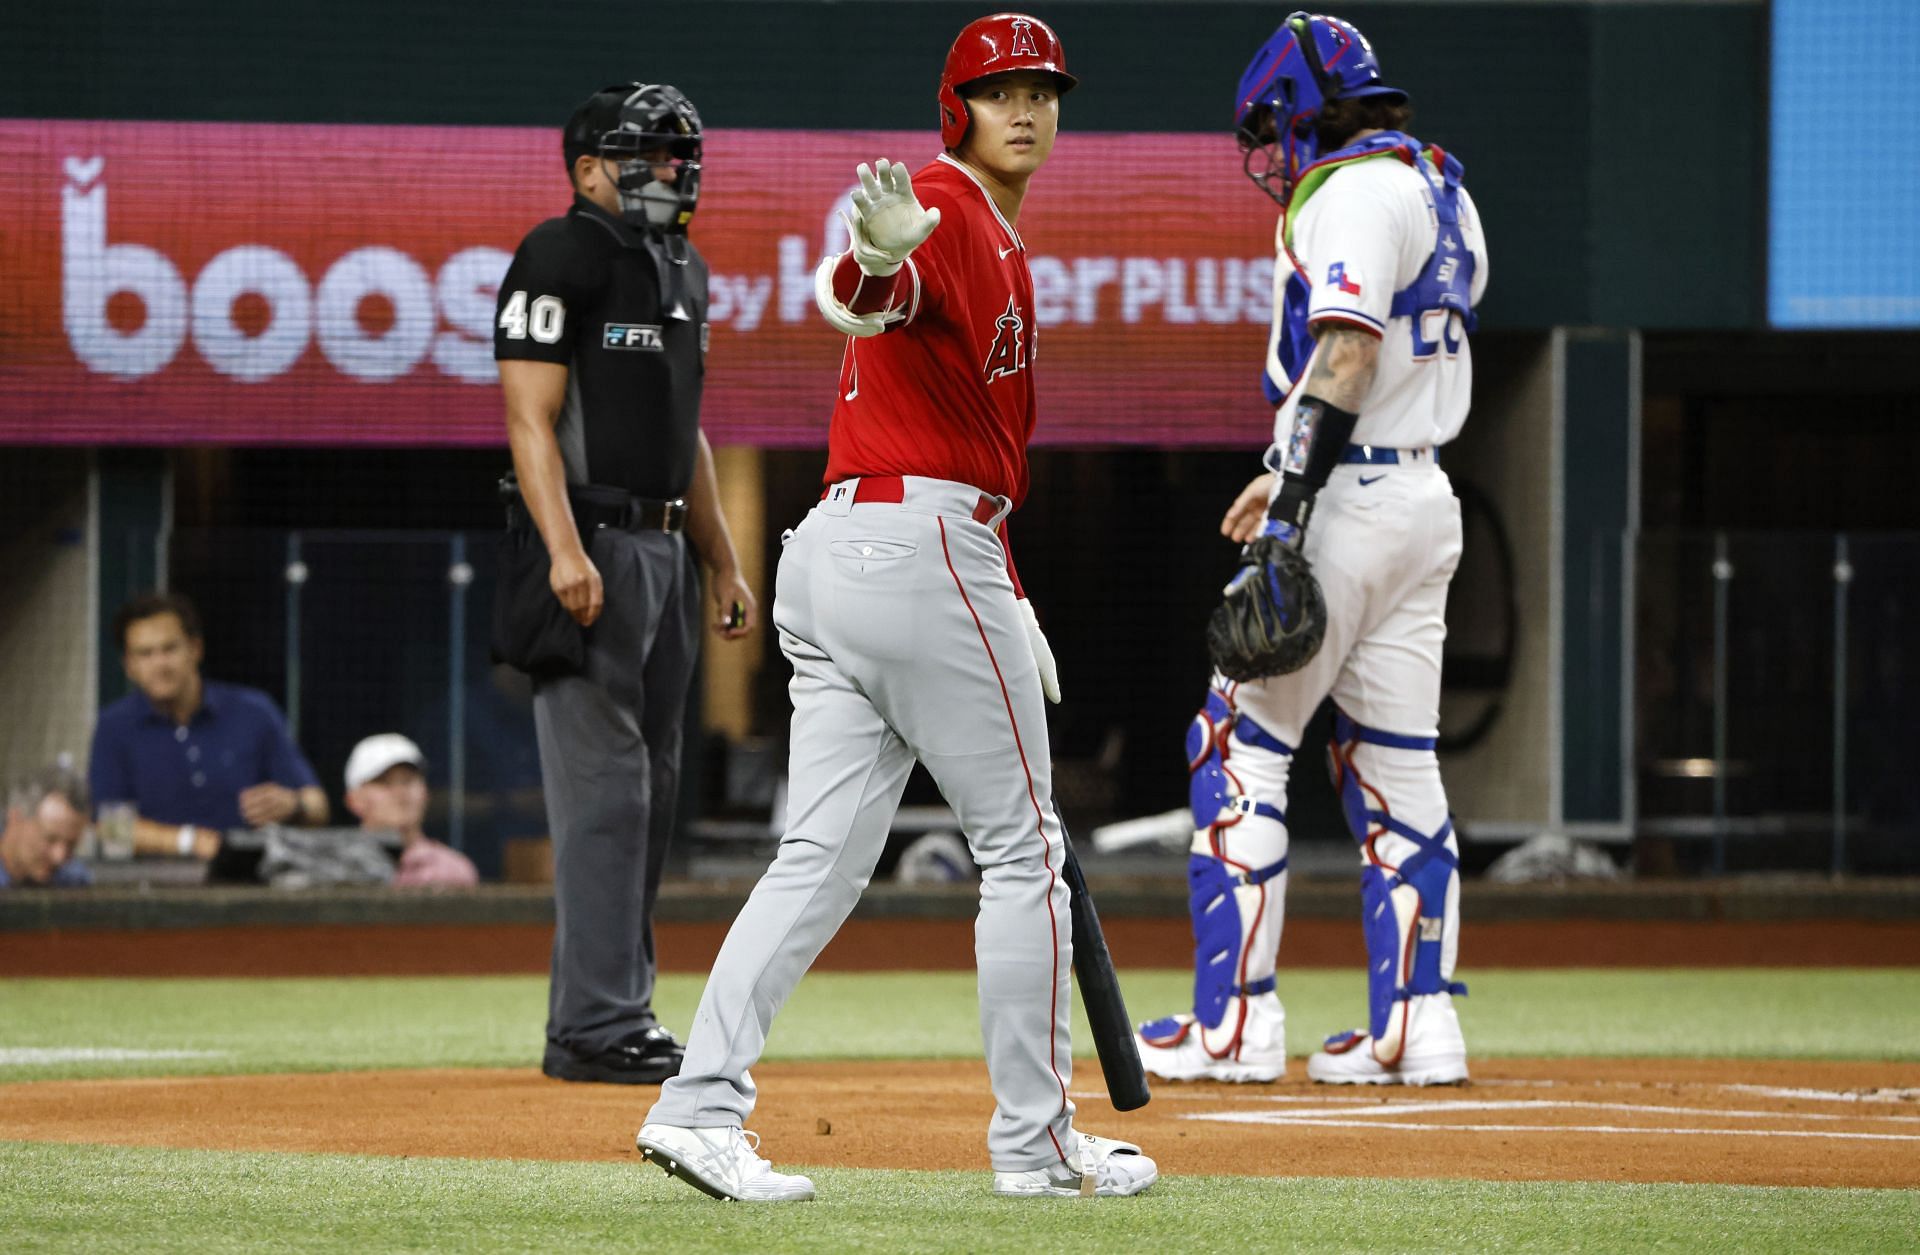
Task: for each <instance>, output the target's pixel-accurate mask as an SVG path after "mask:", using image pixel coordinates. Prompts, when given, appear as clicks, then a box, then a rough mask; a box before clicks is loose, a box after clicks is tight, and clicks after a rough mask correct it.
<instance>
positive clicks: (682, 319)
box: [493, 197, 708, 500]
mask: <svg viewBox="0 0 1920 1255" xmlns="http://www.w3.org/2000/svg"><path fill="white" fill-rule="evenodd" d="M707 336H708V328H707V263H706V260H705V259H704V258H702V257H701V256H700V254H699V252H698V251H697V250H696V249H695V248H694V247H693V244H692V242H691V241H689V240H688V239H687V238H686V237H685V236H683V235H666V234H663V233H661V232H659V231H653V230H646V229H642V228H637V227H634V226H632V225H630V224H628V223H626V222H623V221H621V220H620V219H619V218H616V217H614V216H612V215H610V214H608V213H606V212H605V211H604V210H602V209H601V208H600V207H599V206H598V205H595V204H593V203H592V202H590V201H587V200H585V199H583V198H579V197H576V198H575V200H574V204H573V208H572V209H570V210H568V211H567V214H566V216H565V217H562V218H553V219H550V220H548V221H546V222H543V223H541V224H540V225H539V226H537V227H535V228H534V229H533V230H532V231H530V232H529V233H528V234H527V238H526V239H525V240H524V241H522V242H521V245H520V249H519V251H518V252H517V253H516V254H515V255H514V259H513V264H512V266H511V267H509V268H508V271H507V275H506V278H504V279H503V280H501V283H500V299H499V305H498V310H497V313H496V317H495V319H494V332H493V342H494V356H495V357H496V358H500V359H503V360H504V359H520V360H533V361H545V362H553V363H555V364H557V365H563V366H566V367H567V369H568V372H569V377H568V380H567V397H566V405H565V408H564V410H563V411H562V413H561V416H560V419H559V421H558V423H557V424H556V425H555V428H554V435H555V437H556V438H557V440H558V441H559V445H560V453H561V456H562V457H563V458H564V459H565V461H566V468H567V480H568V482H569V483H575V484H600V485H606V486H609V487H617V488H624V489H625V490H627V491H628V492H631V493H633V494H634V495H635V496H639V497H648V498H654V499H660V500H668V499H672V498H676V497H684V496H685V495H686V494H687V493H688V491H689V490H690V489H691V488H692V487H693V468H694V456H695V453H696V451H697V449H698V447H699V444H698V442H699V425H700V394H701V388H702V384H703V382H704V379H705V375H706V356H707V352H706V351H707Z"/></svg>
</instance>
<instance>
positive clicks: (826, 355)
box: [0, 121, 1273, 445]
mask: <svg viewBox="0 0 1920 1255" xmlns="http://www.w3.org/2000/svg"><path fill="white" fill-rule="evenodd" d="M936 143H937V140H936V139H935V138H934V137H933V136H931V135H922V134H918V133H906V132H891V133H864V132H798V133H796V132H747V131H733V132H716V133H714V134H712V135H710V136H709V138H708V143H707V148H706V185H705V189H704V194H703V196H702V198H701V206H700V210H699V216H698V217H697V218H696V219H695V221H694V224H693V232H692V235H693V239H694V242H695V243H696V245H697V246H698V247H699V248H700V250H701V252H702V253H703V254H704V255H705V256H706V258H707V260H708V263H709V265H710V266H711V268H712V282H711V286H710V290H709V302H708V321H709V323H710V324H711V327H712V329H713V337H712V350H711V356H710V357H709V361H708V374H707V380H706V406H705V414H706V426H707V428H708V430H709V431H710V432H711V433H712V434H713V435H714V436H715V438H716V439H719V440H723V441H726V440H736V441H752V442H756V443H762V444H785V445H815V444H819V443H821V442H823V440H824V438H825V420H826V414H827V410H828V405H829V401H830V398H831V395H832V388H833V380H834V378H835V375H836V372H837V370H838V366H839V360H840V338H839V337H838V336H837V335H836V334H835V333H834V332H833V331H832V329H831V328H829V327H827V326H826V325H825V323H824V322H822V321H821V319H820V318H819V316H818V314H817V313H816V312H815V310H814V308H813V302H812V271H813V267H814V265H815V264H816V263H817V262H818V260H819V259H820V258H821V257H822V256H824V255H826V254H828V253H831V252H837V251H839V250H840V249H842V248H844V247H845V244H846V240H845V227H844V225H843V224H842V223H841V219H840V215H839V210H840V209H841V208H842V207H843V205H844V203H845V200H846V197H847V194H848V193H849V192H850V191H851V189H852V187H853V185H854V184H853V179H852V171H853V166H854V164H855V163H856V162H858V161H861V160H871V159H873V158H874V157H877V156H881V155H892V156H894V157H897V158H899V159H903V160H908V161H920V160H925V159H929V158H931V156H932V155H933V150H934V146H935V145H936ZM1181 143H1182V145H1183V147H1184V148H1186V149H1189V150H1196V149H1197V150H1202V151H1204V150H1205V149H1207V148H1208V146H1209V145H1210V144H1211V145H1212V146H1214V147H1218V148H1219V149H1220V151H1219V152H1217V153H1214V154H1212V155H1213V156H1214V157H1216V158H1217V160H1214V161H1203V160H1200V159H1199V157H1198V155H1197V153H1190V156H1189V158H1188V159H1186V160H1183V161H1182V162H1180V163H1178V169H1177V170H1167V171H1164V172H1162V171H1159V170H1155V169H1147V170H1138V169H1137V167H1138V166H1139V165H1140V163H1139V162H1138V160H1137V154H1138V153H1140V152H1143V151H1160V150H1164V149H1165V148H1166V144H1165V143H1164V142H1155V140H1154V139H1153V137H1144V136H1137V135H1133V136H1129V135H1088V136H1075V135H1063V137H1062V138H1061V141H1060V146H1059V148H1058V149H1057V150H1056V152H1055V155H1054V159H1053V161H1052V162H1051V163H1050V164H1049V165H1048V167H1047V169H1046V170H1045V171H1044V172H1043V173H1042V174H1041V175H1040V176H1039V178H1038V179H1037V180H1036V183H1035V185H1034V187H1033V189H1032V191H1031V193H1030V194H1029V196H1028V198H1027V202H1026V206H1025V208H1024V209H1023V213H1022V218H1021V222H1020V229H1021V234H1022V236H1023V237H1024V239H1025V241H1026V242H1027V245H1028V248H1029V254H1028V262H1029V265H1030V266H1031V268H1032V271H1033V278H1034V301H1035V306H1036V308H1035V309H1034V310H1033V311H1030V313H1031V316H1032V317H1033V318H1034V319H1036V320H1037V322H1038V324H1039V325H1040V327H1041V328H1043V329H1044V331H1045V334H1044V335H1043V336H1042V337H1041V339H1042V341H1043V347H1042V352H1043V354H1044V359H1045V361H1046V366H1045V369H1043V370H1042V371H1041V372H1040V374H1039V377H1038V381H1039V386H1040V389H1041V416H1042V417H1041V432H1040V436H1041V439H1042V440H1047V439H1054V440H1097V441H1101V442H1151V443H1176V444H1181V443H1218V442H1222V441H1231V442H1236V443H1237V442H1240V441H1243V440H1245V439H1247V438H1249V436H1251V437H1252V438H1256V439H1257V438H1258V436H1259V434H1260V433H1261V432H1263V431H1264V430H1265V428H1266V426H1267V424H1268V423H1269V421H1270V419H1269V417H1268V414H1267V412H1266V410H1265V408H1264V406H1263V405H1262V403H1261V401H1260V395H1259V388H1258V375H1259V367H1260V360H1261V354H1262V351H1263V346H1264V341H1265V328H1266V325H1267V322H1268V319H1269V316H1270V308H1271V299H1272V283H1273V260H1272V257H1271V253H1270V249H1271V240H1272V232H1273V221H1272V211H1271V207H1270V205H1268V204H1267V202H1265V200H1264V198H1262V197H1259V196H1257V195H1255V194H1253V193H1252V191H1251V189H1248V188H1246V187H1245V186H1244V181H1243V180H1242V179H1241V177H1240V174H1239V167H1238V162H1237V160H1235V157H1234V154H1233V153H1232V146H1231V143H1230V142H1229V141H1226V140H1219V141H1218V142H1217V143H1214V142H1213V137H1193V136H1183V137H1181ZM0 162H4V164H5V165H6V167H7V168H8V169H9V170H10V171H12V172H15V175H16V179H15V194H14V195H13V196H12V197H10V198H9V199H8V200H7V202H6V203H4V204H0V263H4V266H5V269H6V271H7V273H8V274H9V275H10V276H13V277H15V279H16V283H15V286H14V290H13V292H12V293H11V294H10V295H9V296H8V297H6V298H4V299H5V301H6V303H7V305H8V306H9V307H10V308H9V313H8V323H9V337H8V339H7V341H6V342H5V344H4V345H0V365H3V366H4V367H5V369H6V372H7V374H8V375H9V376H10V377H11V379H12V381H13V382H12V384H11V386H9V387H8V388H7V389H6V390H5V391H4V392H0V440H5V441H14V442H69V443H70V442H97V443H115V442H125V443H136V442H137V443H156V442H161V443H164V442H168V441H245V442H249V443H280V442H285V443H330V444H334V443H356V442H366V443H407V444H492V443H499V442H500V441H501V440H502V439H503V429H502V426H501V418H500V408H499V398H498V396H497V393H496V392H495V390H494V389H493V387H492V386H491V385H493V383H494V381H495V379H496V374H495V370H494V365H493V360H492V333H493V320H494V316H495V302H496V299H497V296H498V284H499V280H500V277H501V276H502V275H503V274H504V273H505V271H506V267H507V263H508V260H509V259H510V256H511V250H512V248H513V247H514V245H515V243H516V242H517V241H518V240H519V239H520V237H521V236H522V235H524V234H525V232H526V231H527V229H528V228H529V227H531V226H532V225H533V224H534V223H536V222H539V221H540V220H542V219H544V218H548V217H552V216H554V215H556V214H558V213H561V212H563V211H564V210H565V208H566V205H567V203H568V199H569V193H568V189H567V185H566V179H565V174H564V170H563V166H562V163H561V160H560V157H559V142H558V136H557V135H554V134H550V133H549V132H547V131H545V130H539V129H499V128H475V129H473V130H472V131H470V132H467V133H466V134H464V135H463V136H462V138H461V142H460V143H458V144H449V143H448V142H447V132H446V129H445V128H426V127H417V128H416V127H358V126H272V125H266V126H262V125H215V124H197V123H196V124H184V123H180V124H177V123H115V122H46V121H0ZM243 171H244V172H245V177H242V172H243ZM1116 171H1127V172H1128V173H1127V175H1126V177H1125V178H1123V179H1119V180H1118V181H1116V173H1115V172H1116ZM1022 312H1023V313H1027V312H1028V311H1022ZM647 330H648V329H647V328H644V327H621V328H613V327H609V328H606V329H605V330H604V333H603V334H605V335H606V336H609V337H611V336H613V335H615V334H616V333H618V335H619V337H620V340H621V343H620V344H619V345H617V346H614V347H619V348H622V349H627V350H634V351H646V349H647V348H648V347H649V343H648V339H647ZM609 344H611V340H609ZM809 397H817V398H819V404H818V405H817V406H814V407H812V408H809V406H808V404H807V401H806V399H807V398H809ZM796 402H797V403H796Z"/></svg>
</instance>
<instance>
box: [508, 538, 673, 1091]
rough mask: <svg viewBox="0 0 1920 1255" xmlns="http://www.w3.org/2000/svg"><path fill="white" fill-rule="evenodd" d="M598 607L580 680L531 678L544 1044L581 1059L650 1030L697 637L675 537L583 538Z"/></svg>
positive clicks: (588, 636) (572, 677)
mask: <svg viewBox="0 0 1920 1255" xmlns="http://www.w3.org/2000/svg"><path fill="white" fill-rule="evenodd" d="M583 539H587V540H588V541H589V542H590V548H589V551H588V553H589V556H590V557H591V558H592V559H593V563H594V565H595V566H596V567H598V568H599V570H600V581H601V585H602V587H603V589H604V591H605V595H606V601H605V606H604V608H603V609H602V611H601V614H600V618H599V619H598V620H596V621H595V622H594V624H593V626H592V627H591V628H590V629H588V632H587V654H586V669H585V671H584V673H582V674H580V675H571V676H564V677H560V678H556V679H544V680H540V681H537V682H536V683H535V685H534V690H533V720H534V730H535V733H536V735H537V736H538V738H539V742H540V778H541V783H542V785H543V786H544V789H545V793H546V801H547V823H548V827H549V830H550V831H551V832H552V834H553V901H554V926H553V969H552V982H551V985H550V986H549V991H548V997H547V1043H548V1048H549V1049H553V1048H555V1047H558V1048H561V1049H565V1050H570V1051H572V1052H574V1053H575V1054H582V1055H592V1054H598V1053H599V1052H601V1051H603V1050H605V1049H607V1048H609V1047H611V1046H613V1045H614V1044H615V1043H617V1042H619V1041H620V1040H621V1039H623V1038H625V1037H628V1036H630V1035H631V1034H633V1033H636V1032H640V1031H643V1030H645V1029H648V1028H651V1027H653V1025H654V1024H655V1023H657V1021H656V1020H655V1019H654V1015H653V982H654V971H655V964H654V950H653V904H654V899H655V898H656V897H657V896H658V895H659V892H660V873H661V870H662V868H664V867H665V865H666V858H667V847H668V845H669V844H670V842H671V840H672V836H673V821H674V803H675V801H676V800H677V797H678V794H679V779H680V740H681V735H680V728H681V718H682V714H683V712H684V711H685V708H686V699H687V688H688V685H689V683H690V682H691V680H692V676H693V671H694V658H695V654H696V652H697V651H698V649H699V643H700V579H699V575H698V573H697V572H696V570H695V569H694V564H693V560H692V556H691V552H690V550H689V547H688V545H687V543H686V541H685V539H684V537H682V536H680V535H678V534H670V533H667V532H662V531H650V532H625V531H619V530H615V529H611V528H604V529H598V530H595V531H593V532H590V533H589V534H588V536H587V537H585V538H583Z"/></svg>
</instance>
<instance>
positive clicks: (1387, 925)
mask: <svg viewBox="0 0 1920 1255" xmlns="http://www.w3.org/2000/svg"><path fill="white" fill-rule="evenodd" d="M1361 744H1368V745H1375V746H1380V747H1383V748H1386V749H1398V750H1411V751H1415V752H1419V751H1428V752H1430V751H1431V750H1432V749H1433V744H1434V742H1433V738H1431V737H1413V736H1402V735H1399V734H1397V733H1391V732H1381V731H1378V730H1376V729H1373V728H1368V727H1364V726H1362V725H1360V724H1358V723H1355V722H1354V721H1353V720H1352V719H1350V718H1348V717H1347V716H1346V715H1345V714H1344V713H1340V714H1337V715H1336V717H1335V725H1334V744H1333V746H1332V748H1331V750H1330V754H1331V756H1332V759H1333V764H1334V779H1335V783H1336V784H1337V786H1338V787H1339V790H1340V802H1341V807H1342V809H1343V810H1344V811H1345V813H1346V818H1347V826H1348V828H1349V829H1350V830H1351V831H1352V833H1353V836H1354V839H1355V840H1356V841H1358V842H1360V843H1361V844H1362V845H1363V846H1368V848H1371V845H1370V843H1371V841H1372V840H1373V839H1374V838H1375V837H1378V836H1382V835H1386V834H1389V833H1390V834H1392V835H1393V836H1395V837H1398V838H1400V839H1401V840H1403V841H1405V842H1408V843H1410V844H1411V845H1412V846H1413V852H1412V853H1410V854H1408V855H1406V856H1405V857H1403V858H1402V859H1401V860H1400V862H1399V865H1398V866H1397V867H1395V868H1393V869H1391V870H1389V869H1388V868H1387V867H1384V866H1382V865H1380V864H1379V863H1377V862H1372V863H1369V864H1368V865H1367V866H1366V867H1365V868H1363V869H1362V871H1361V873H1360V900H1361V912H1362V929H1363V932H1364V935H1365V938H1366V943H1367V1013H1368V1014H1367V1019H1368V1032H1370V1033H1371V1034H1372V1035H1373V1037H1374V1039H1375V1040H1376V1042H1378V1043H1380V1046H1381V1048H1382V1049H1383V1050H1384V1053H1385V1054H1387V1055H1391V1056H1395V1057H1397V1055H1398V1054H1399V1051H1400V1049H1401V1048H1402V1046H1403V1044H1404V1042H1403V1035H1404V1032H1405V1027H1406V1019H1405V1017H1404V1016H1396V1015H1395V1011H1396V1010H1399V1009H1401V1007H1402V1004H1404V1003H1405V1002H1406V1001H1407V1000H1408V999H1409V998H1416V997H1420V996H1422V995H1425V994H1439V993H1449V994H1465V993H1466V992H1467V987H1466V986H1465V985H1463V984H1460V983H1458V982H1454V981H1450V980H1448V979H1447V978H1446V976H1445V975H1444V974H1443V970H1442V969H1443V966H1444V963H1443V959H1444V953H1443V952H1444V946H1445V940H1446V913H1447V904H1448V900H1449V897H1450V891H1451V889H1452V884H1453V878H1454V876H1455V875H1456V874H1458V872H1459V868H1460V858H1459V855H1458V854H1457V853H1456V852H1455V851H1454V849H1452V848H1450V846H1449V841H1450V839H1451V838H1452V835H1453V821H1452V820H1451V819H1446V820H1442V821H1441V824H1440V827H1439V828H1438V829H1436V830H1435V831H1434V832H1432V833H1424V832H1421V831H1420V830H1418V829H1416V828H1414V827H1413V826H1412V825H1411V824H1408V823H1405V822H1403V821H1401V820H1399V819H1396V818H1394V816H1393V814H1392V812H1391V810H1390V809H1389V806H1388V804H1387V801H1386V799H1385V798H1382V797H1381V796H1380V794H1379V793H1378V792H1377V791H1376V790H1374V789H1373V788H1372V787H1371V786H1369V785H1368V783H1367V781H1366V780H1365V779H1364V778H1363V777H1362V776H1361V775H1360V772H1359V770H1358V768H1357V767H1356V766H1355V763H1354V751H1355V750H1356V749H1357V748H1358V746H1359V745H1361ZM1375 801H1377V802H1378V805H1374V804H1373V803H1374V802H1375Z"/></svg>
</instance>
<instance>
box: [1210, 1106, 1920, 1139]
mask: <svg viewBox="0 0 1920 1255" xmlns="http://www.w3.org/2000/svg"><path fill="white" fill-rule="evenodd" d="M1180 1118H1181V1119H1182V1120H1216V1121H1219V1122H1221V1123H1225V1124H1276V1125H1286V1126H1288V1127H1292V1126H1295V1125H1301V1126H1305V1127H1308V1128H1319V1129H1407V1130H1410V1131H1413V1132H1418V1133H1449V1132H1457V1133H1616V1134H1626V1135H1629V1136H1636V1137H1648V1136H1673V1137H1815V1138H1828V1139H1832V1140H1838V1141H1865V1142H1920V1133H1840V1132H1823V1131H1820V1130H1812V1129H1685V1128H1659V1127H1654V1126H1646V1127H1639V1128H1636V1127H1634V1126H1632V1125H1614V1124H1430V1123H1428V1122H1426V1121H1421V1120H1333V1119H1322V1118H1318V1117H1312V1116H1301V1115H1295V1114H1293V1113H1290V1112H1280V1111H1219V1112H1205V1111H1195V1112H1189V1113H1187V1114H1186V1115H1183V1116H1181V1117H1180Z"/></svg>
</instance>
